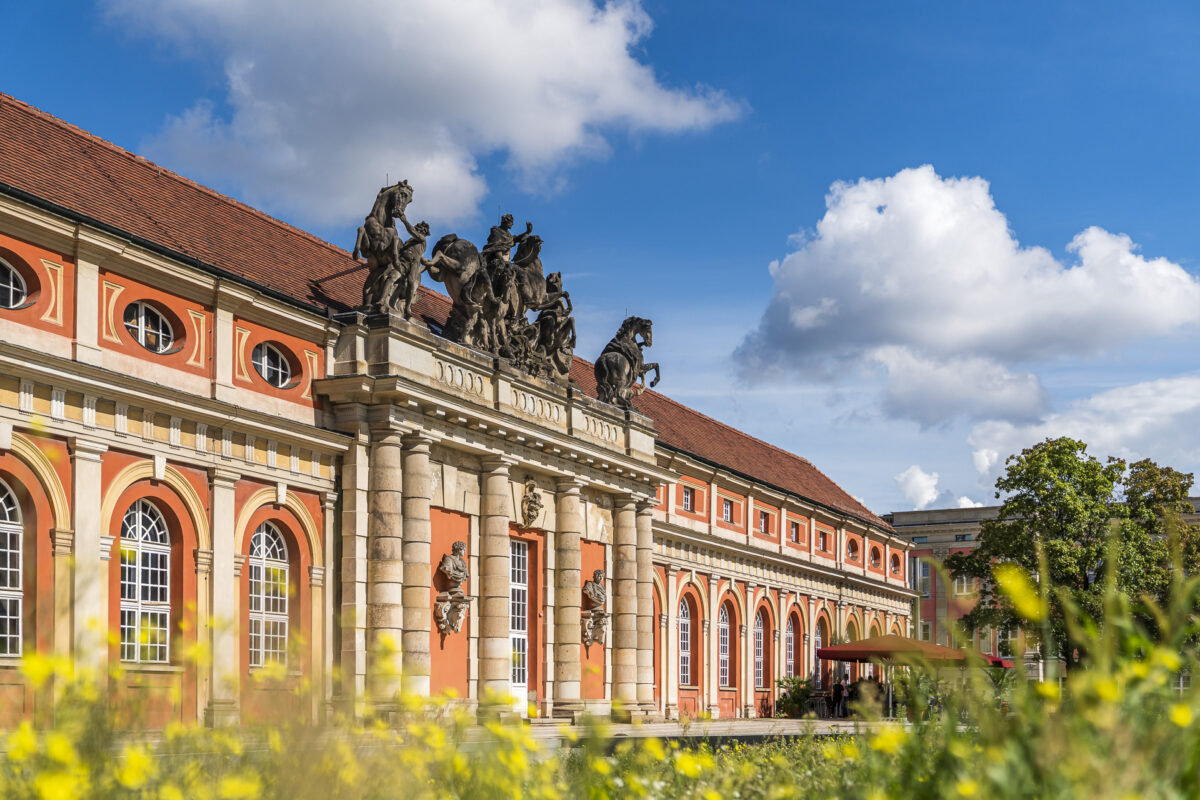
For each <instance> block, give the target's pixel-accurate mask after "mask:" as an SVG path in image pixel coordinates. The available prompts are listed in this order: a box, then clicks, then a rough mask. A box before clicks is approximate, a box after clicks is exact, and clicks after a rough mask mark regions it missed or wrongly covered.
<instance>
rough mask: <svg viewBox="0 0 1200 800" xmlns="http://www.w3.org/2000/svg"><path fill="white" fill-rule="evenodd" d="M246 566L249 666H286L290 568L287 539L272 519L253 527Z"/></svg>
mask: <svg viewBox="0 0 1200 800" xmlns="http://www.w3.org/2000/svg"><path fill="white" fill-rule="evenodd" d="M246 569H247V570H248V576H249V580H250V589H249V602H248V604H247V607H248V608H249V615H250V619H249V622H250V624H249V631H247V634H248V636H249V637H250V666H251V667H264V666H266V665H268V664H282V665H283V666H285V667H286V666H287V662H288V652H287V643H288V624H289V617H288V612H289V609H288V587H289V580H288V579H289V577H290V575H289V572H290V569H289V564H288V551H287V543H286V541H285V540H284V538H283V534H282V533H281V532H280V530H279V528H278V527H276V525H275V524H274V523H272V522H264V523H262V524H261V525H259V526H258V528H257V529H256V530H255V531H254V535H253V536H252V537H251V539H250V557H249V558H248V559H246ZM272 589H274V591H272ZM281 590H282V591H281Z"/></svg>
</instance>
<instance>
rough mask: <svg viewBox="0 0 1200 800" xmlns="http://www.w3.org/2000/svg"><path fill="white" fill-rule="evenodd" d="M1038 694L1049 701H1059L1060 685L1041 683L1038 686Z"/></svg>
mask: <svg viewBox="0 0 1200 800" xmlns="http://www.w3.org/2000/svg"><path fill="white" fill-rule="evenodd" d="M1036 687H1037V693H1038V694H1040V695H1041V696H1042V697H1044V698H1046V699H1047V700H1057V699H1058V695H1059V690H1058V684H1057V683H1050V682H1048V681H1041V682H1039V683H1037V684H1036Z"/></svg>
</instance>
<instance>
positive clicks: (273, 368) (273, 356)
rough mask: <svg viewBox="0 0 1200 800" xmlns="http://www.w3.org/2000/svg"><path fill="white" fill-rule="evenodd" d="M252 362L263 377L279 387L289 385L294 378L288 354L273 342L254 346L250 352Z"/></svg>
mask: <svg viewBox="0 0 1200 800" xmlns="http://www.w3.org/2000/svg"><path fill="white" fill-rule="evenodd" d="M250 363H252V364H253V365H254V368H255V369H256V370H258V374H259V375H261V376H262V379H263V380H264V381H266V382H267V383H269V384H271V385H272V386H274V387H275V388H277V389H282V388H283V387H284V386H287V385H288V381H290V380H291V379H292V366H291V364H289V363H288V360H287V356H285V355H284V354H283V352H282V351H281V350H280V349H279V348H278V347H276V346H275V345H273V344H269V343H267V342H261V343H260V344H257V345H255V346H254V350H253V352H251V354H250Z"/></svg>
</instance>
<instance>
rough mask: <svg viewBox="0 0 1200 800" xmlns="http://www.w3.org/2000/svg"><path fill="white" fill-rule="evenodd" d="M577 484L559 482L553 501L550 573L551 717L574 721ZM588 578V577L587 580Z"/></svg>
mask: <svg viewBox="0 0 1200 800" xmlns="http://www.w3.org/2000/svg"><path fill="white" fill-rule="evenodd" d="M580 488H582V485H581V483H580V481H578V480H563V481H559V483H558V486H557V489H558V494H557V495H556V498H555V506H556V508H555V519H556V521H557V528H558V530H557V531H556V533H555V539H554V543H555V551H556V553H555V559H556V562H557V563H556V569H555V572H554V599H555V604H554V716H556V717H567V718H569V719H574V718H575V716H576V715H577V714H579V712H580V711H582V710H583V704H582V702H581V700H580V681H581V680H582V677H583V667H582V662H581V653H580V647H581V641H582V629H581V627H580V625H581V622H580V606H581V603H582V600H583V583H582V582H581V581H582V578H581V574H580V573H581V565H582V562H581V555H580V537H581V536H582V534H583V513H582V507H581V505H580V498H579V490H580ZM589 577H590V576H589Z"/></svg>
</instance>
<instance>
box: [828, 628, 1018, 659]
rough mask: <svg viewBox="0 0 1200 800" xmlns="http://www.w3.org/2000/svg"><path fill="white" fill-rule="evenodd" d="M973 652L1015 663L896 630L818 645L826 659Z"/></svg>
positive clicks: (927, 656)
mask: <svg viewBox="0 0 1200 800" xmlns="http://www.w3.org/2000/svg"><path fill="white" fill-rule="evenodd" d="M972 654H973V655H974V656H976V657H977V658H979V659H980V660H981V661H983V662H984V663H987V664H990V665H991V666H1005V667H1011V666H1012V662H1011V661H1008V662H1006V661H1005V660H1004V659H1002V658H997V657H994V656H986V655H984V654H982V653H975V652H974V651H971V650H958V649H955V648H953V647H943V646H942V645H940V644H934V643H933V642H923V641H921V640H920V639H908V638H905V637H903V636H896V635H894V634H888V635H887V636H873V637H871V638H870V639H859V640H858V641H857V642H847V643H845V644H836V645H831V646H829V647H820V648H818V649H817V658H823V659H825V660H826V661H859V662H864V661H901V662H914V661H929V662H961V661H965V660H967V659H968V658H970V656H971V655H972Z"/></svg>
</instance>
